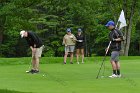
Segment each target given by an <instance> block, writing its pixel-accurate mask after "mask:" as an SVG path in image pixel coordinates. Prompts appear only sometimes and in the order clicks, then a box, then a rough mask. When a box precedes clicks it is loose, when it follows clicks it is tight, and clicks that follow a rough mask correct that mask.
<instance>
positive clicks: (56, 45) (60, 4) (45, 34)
mask: <svg viewBox="0 0 140 93" xmlns="http://www.w3.org/2000/svg"><path fill="white" fill-rule="evenodd" d="M131 3H132V2H131V0H128V2H127V8H128V10H130V8H131ZM139 4H140V2H139V1H138V2H137V7H136V10H135V14H134V18H133V25H132V28H133V29H132V39H131V42H132V43H133V42H135V41H137V40H139V37H140V36H139V34H137V33H139V32H138V31H139V27H138V26H137V25H138V24H139V22H140V17H139V15H140V14H139V12H138V11H139ZM123 5H124V4H123V2H122V0H118V1H116V0H111V1H110V0H76V1H75V0H47V1H46V0H2V1H0V56H1V57H2V56H5V57H21V56H29V55H31V54H30V52H28V51H30V50H28V49H27V48H28V45H27V43H26V41H25V40H22V39H20V36H19V32H20V30H22V29H24V30H32V31H34V32H36V33H37V34H38V35H39V36H40V37H41V39H42V40H43V42H44V45H45V46H46V48H45V50H44V52H43V55H44V56H63V52H64V46H62V39H63V36H64V35H65V33H66V32H65V30H66V28H71V29H72V33H73V34H75V35H76V34H77V29H78V28H82V30H83V34H84V35H85V38H86V44H85V54H86V56H87V55H88V54H90V55H91V54H96V55H104V49H105V48H106V47H107V44H108V33H109V31H108V30H107V29H106V28H105V27H104V25H105V24H106V23H107V21H109V20H114V21H115V22H117V19H118V17H119V14H120V11H121V10H122V9H123ZM130 13H131V12H130V11H127V17H126V19H127V21H128V20H129V16H130ZM137 19H138V20H137ZM137 45H138V46H140V44H139V42H137ZM131 47H133V46H132V45H131V46H130V51H131ZM134 47H135V46H134ZM135 50H138V51H139V52H138V53H137V52H135ZM133 54H135V55H139V54H140V49H139V48H135V49H134V50H133V52H132V51H131V52H130V55H133Z"/></svg>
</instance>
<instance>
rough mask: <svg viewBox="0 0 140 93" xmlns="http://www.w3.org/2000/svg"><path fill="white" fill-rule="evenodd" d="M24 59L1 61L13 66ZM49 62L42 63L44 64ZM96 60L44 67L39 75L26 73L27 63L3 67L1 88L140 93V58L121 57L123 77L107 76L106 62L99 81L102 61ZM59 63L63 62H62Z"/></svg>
mask: <svg viewBox="0 0 140 93" xmlns="http://www.w3.org/2000/svg"><path fill="white" fill-rule="evenodd" d="M25 59H26V58H23V59H22V58H19V59H2V61H4V60H5V62H6V61H7V60H8V61H9V63H10V60H11V62H15V61H14V60H16V61H17V62H19V61H20V60H22V61H23V60H25ZM28 59H29V58H28ZM46 59H47V58H44V59H42V61H44V63H45V61H46ZM53 59H54V58H52V60H53ZM93 59H94V60H93ZM93 59H90V58H86V61H85V62H86V63H85V64H79V65H78V64H76V63H75V64H69V63H68V64H66V65H63V64H61V63H51V64H41V65H40V69H41V71H40V73H39V74H27V73H25V71H26V70H27V69H28V67H29V65H27V64H12V65H11V64H10V65H8V64H7V63H6V65H4V64H3V65H2V64H1V65H0V89H7V90H14V91H20V92H32V93H139V91H140V89H139V87H140V85H139V84H140V78H139V77H140V74H139V65H140V63H139V62H140V58H139V57H130V58H122V60H121V65H122V70H121V71H122V73H123V77H122V78H108V77H107V76H108V75H110V74H111V66H110V64H109V62H108V61H106V70H105V77H104V78H99V79H96V75H97V73H98V70H99V67H100V63H101V60H102V58H98V57H97V58H93ZM55 60H57V58H55ZM107 60H108V58H107ZM8 61H7V62H8ZM59 61H60V62H61V60H60V59H59ZM0 62H1V61H0ZM15 63H16V62H15ZM20 63H21V62H20ZM0 93H2V92H0ZM6 93H13V92H6ZM15 93H16V92H15Z"/></svg>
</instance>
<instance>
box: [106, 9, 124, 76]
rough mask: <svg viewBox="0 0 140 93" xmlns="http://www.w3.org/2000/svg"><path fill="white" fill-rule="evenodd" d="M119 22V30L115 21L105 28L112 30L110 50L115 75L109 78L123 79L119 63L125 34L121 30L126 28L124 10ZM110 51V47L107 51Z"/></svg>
mask: <svg viewBox="0 0 140 93" xmlns="http://www.w3.org/2000/svg"><path fill="white" fill-rule="evenodd" d="M118 22H120V26H119V29H117V28H115V23H114V22H113V21H109V22H108V23H107V24H106V25H105V26H106V27H108V29H109V30H110V33H109V39H110V42H111V44H110V49H111V59H110V62H111V65H112V71H113V74H112V75H111V76H109V77H110V78H116V77H121V73H120V63H119V54H120V50H121V41H123V34H122V33H121V31H120V29H121V28H122V27H124V26H126V21H125V17H124V12H123V10H122V12H121V15H120V17H119V20H118ZM117 25H118V23H117ZM117 25H116V27H117ZM108 50H109V47H108V48H107V49H106V51H108Z"/></svg>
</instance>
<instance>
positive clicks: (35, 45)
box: [20, 30, 44, 74]
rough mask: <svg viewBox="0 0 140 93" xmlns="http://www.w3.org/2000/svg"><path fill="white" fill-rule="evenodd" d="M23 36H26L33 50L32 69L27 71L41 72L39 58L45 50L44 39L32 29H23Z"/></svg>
mask: <svg viewBox="0 0 140 93" xmlns="http://www.w3.org/2000/svg"><path fill="white" fill-rule="evenodd" d="M20 35H21V38H25V39H26V41H27V43H28V45H29V46H30V48H31V51H32V69H31V70H30V71H26V72H27V73H32V74H34V73H39V59H40V57H41V54H42V50H43V46H44V45H43V43H42V40H41V39H40V38H39V37H38V36H37V35H36V34H35V33H34V32H32V31H25V30H22V31H21V32H20Z"/></svg>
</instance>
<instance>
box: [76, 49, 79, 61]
mask: <svg viewBox="0 0 140 93" xmlns="http://www.w3.org/2000/svg"><path fill="white" fill-rule="evenodd" d="M76 58H77V63H79V49H76Z"/></svg>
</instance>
